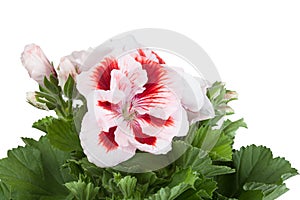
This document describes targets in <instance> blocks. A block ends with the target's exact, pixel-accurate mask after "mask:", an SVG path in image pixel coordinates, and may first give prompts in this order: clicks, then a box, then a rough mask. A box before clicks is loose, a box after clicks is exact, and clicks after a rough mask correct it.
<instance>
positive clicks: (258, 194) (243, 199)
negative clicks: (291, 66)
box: [239, 190, 264, 200]
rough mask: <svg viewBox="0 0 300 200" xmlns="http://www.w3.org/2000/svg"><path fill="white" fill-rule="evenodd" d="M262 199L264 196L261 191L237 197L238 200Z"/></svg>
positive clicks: (244, 193)
mask: <svg viewBox="0 0 300 200" xmlns="http://www.w3.org/2000/svg"><path fill="white" fill-rule="evenodd" d="M263 198H264V195H263V193H262V192H261V191H257V190H251V191H245V192H243V193H242V194H241V196H240V197H239V200H253V199H255V200H263Z"/></svg>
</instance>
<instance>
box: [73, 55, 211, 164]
mask: <svg viewBox="0 0 300 200" xmlns="http://www.w3.org/2000/svg"><path fill="white" fill-rule="evenodd" d="M201 84H202V85H201ZM205 87H206V85H205V83H204V81H201V82H199V81H198V80H196V79H195V78H194V77H192V76H190V75H188V74H186V73H184V72H183V70H180V69H177V68H172V67H168V66H166V65H165V63H164V61H163V60H162V59H161V58H160V57H159V56H158V55H157V54H155V53H154V52H152V51H149V50H141V49H139V50H137V51H136V52H134V53H132V54H130V55H125V56H122V57H120V58H118V59H115V58H105V59H104V60H103V61H102V62H101V63H100V64H98V65H97V66H95V67H93V68H92V69H90V70H89V71H87V72H82V73H81V74H80V75H79V76H77V88H78V90H79V92H80V93H81V94H82V95H84V96H85V98H86V100H87V107H88V112H87V113H86V115H85V116H84V118H83V121H82V127H81V132H80V140H81V144H82V147H83V149H84V152H85V154H86V155H87V157H88V159H89V160H90V161H91V162H93V163H94V164H96V165H98V166H100V167H111V166H115V165H117V164H119V163H121V162H123V161H126V160H128V159H129V158H131V157H133V156H134V154H135V151H136V149H139V150H141V151H145V152H149V153H152V154H166V153H167V152H169V151H170V150H171V148H172V146H171V145H172V140H173V138H174V137H176V136H180V137H181V136H185V135H186V134H187V132H188V128H189V125H190V123H193V122H196V121H199V120H203V119H207V118H210V117H213V116H214V111H213V108H212V105H211V103H210V102H209V100H208V98H207V97H206V95H205V93H206V88H205Z"/></svg>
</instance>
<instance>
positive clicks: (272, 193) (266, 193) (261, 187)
mask: <svg viewBox="0 0 300 200" xmlns="http://www.w3.org/2000/svg"><path fill="white" fill-rule="evenodd" d="M243 189H244V190H245V191H246V192H243V194H244V193H247V192H248V191H260V192H261V193H262V194H263V197H264V198H263V200H273V199H276V198H278V197H279V196H281V195H283V194H284V193H286V192H287V191H288V188H287V187H286V186H285V184H282V185H276V184H264V183H254V182H252V183H246V184H245V185H244V187H243ZM243 194H242V195H243Z"/></svg>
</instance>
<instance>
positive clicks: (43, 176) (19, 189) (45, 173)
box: [0, 137, 70, 200]
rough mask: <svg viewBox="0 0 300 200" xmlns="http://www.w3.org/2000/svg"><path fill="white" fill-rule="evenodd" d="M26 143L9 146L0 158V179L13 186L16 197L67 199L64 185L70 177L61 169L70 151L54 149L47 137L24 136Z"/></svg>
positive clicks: (33, 199) (21, 198)
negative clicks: (11, 148) (26, 137)
mask: <svg viewBox="0 0 300 200" xmlns="http://www.w3.org/2000/svg"><path fill="white" fill-rule="evenodd" d="M24 140H25V141H26V143H27V145H26V147H18V148H17V149H13V150H10V151H9V152H8V157H7V158H4V159H2V160H0V179H1V180H3V181H4V182H5V183H6V184H8V185H10V186H11V189H12V191H13V192H15V193H16V196H17V197H18V198H17V199H20V200H23V199H24V200H25V199H32V200H35V199H42V197H43V198H47V199H66V196H68V190H67V189H66V188H65V187H64V186H63V183H64V182H65V181H66V180H69V179H70V177H69V176H68V173H67V172H66V171H64V170H62V169H61V166H62V164H63V162H64V161H65V160H66V159H67V158H68V157H69V154H66V153H64V152H61V151H59V150H57V149H53V148H52V146H51V145H50V143H49V142H48V140H47V138H45V137H43V138H41V139H40V141H38V142H37V141H34V140H32V139H24Z"/></svg>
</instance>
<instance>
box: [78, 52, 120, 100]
mask: <svg viewBox="0 0 300 200" xmlns="http://www.w3.org/2000/svg"><path fill="white" fill-rule="evenodd" d="M113 69H119V67H118V63H117V61H116V60H115V59H113V58H105V59H104V60H103V61H102V62H101V63H99V64H98V65H96V66H95V67H92V68H91V69H90V70H89V71H86V72H82V73H81V74H79V75H78V76H77V78H76V79H77V89H78V91H79V92H80V93H81V94H82V95H84V96H85V97H87V96H88V94H89V93H90V92H92V91H93V90H109V89H110V80H111V71H112V70H113Z"/></svg>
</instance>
